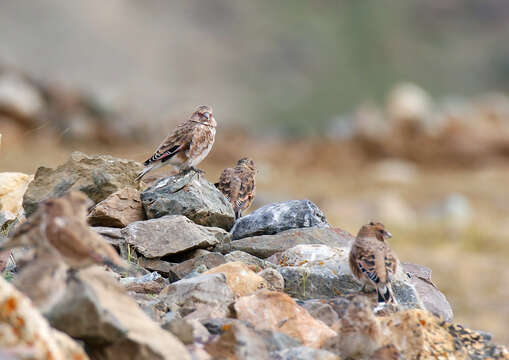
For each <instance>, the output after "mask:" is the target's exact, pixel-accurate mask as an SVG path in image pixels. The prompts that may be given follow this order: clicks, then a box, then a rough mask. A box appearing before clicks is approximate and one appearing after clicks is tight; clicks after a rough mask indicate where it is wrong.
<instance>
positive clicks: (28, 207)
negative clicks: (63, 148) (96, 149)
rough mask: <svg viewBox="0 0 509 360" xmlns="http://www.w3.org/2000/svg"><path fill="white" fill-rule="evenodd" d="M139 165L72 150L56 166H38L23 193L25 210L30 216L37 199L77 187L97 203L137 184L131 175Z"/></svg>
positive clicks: (134, 175)
mask: <svg viewBox="0 0 509 360" xmlns="http://www.w3.org/2000/svg"><path fill="white" fill-rule="evenodd" d="M141 169H143V166H142V165H141V164H140V163H137V162H135V161H131V160H124V159H117V158H114V157H111V156H108V155H98V156H88V155H85V154H82V153H80V152H73V153H72V154H71V157H70V158H69V160H68V161H67V162H66V163H65V164H63V165H60V166H59V167H57V168H56V169H50V168H46V167H40V168H38V169H37V172H36V173H35V177H34V180H33V181H32V182H31V183H30V184H29V185H28V188H27V191H26V192H25V195H24V196H23V207H24V209H25V213H26V215H27V216H29V215H31V214H32V213H33V212H34V211H35V210H36V209H37V206H38V205H39V202H41V201H43V200H46V199H48V198H52V197H59V196H62V195H63V194H64V193H65V192H67V191H71V190H80V191H82V192H84V193H85V194H87V195H88V197H89V198H90V199H92V200H93V201H94V202H95V203H98V202H100V201H102V200H104V199H106V198H107V197H108V196H109V195H111V194H112V193H114V192H115V191H117V190H120V189H122V188H124V187H126V186H131V187H134V188H136V187H137V186H138V184H137V183H136V182H135V181H134V178H135V177H136V175H137V173H138V172H139V171H140V170H141Z"/></svg>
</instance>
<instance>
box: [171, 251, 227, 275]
mask: <svg viewBox="0 0 509 360" xmlns="http://www.w3.org/2000/svg"><path fill="white" fill-rule="evenodd" d="M224 263H225V259H224V256H223V255H222V254H219V253H208V254H205V255H202V256H199V257H195V258H192V259H189V260H186V261H183V262H181V263H179V264H175V265H173V266H172V267H171V268H170V273H171V275H172V277H174V278H175V279H177V280H180V279H183V278H184V277H186V276H187V275H189V274H190V273H191V272H192V271H193V270H195V269H196V268H197V267H198V266H200V265H204V266H205V267H206V269H207V270H208V269H212V268H214V267H216V266H219V265H221V264H224ZM207 270H205V271H207Z"/></svg>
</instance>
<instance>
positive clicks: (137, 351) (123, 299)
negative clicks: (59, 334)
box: [47, 267, 190, 359]
mask: <svg viewBox="0 0 509 360" xmlns="http://www.w3.org/2000/svg"><path fill="white" fill-rule="evenodd" d="M47 317H48V319H49V320H50V322H51V324H53V326H55V327H56V328H57V329H60V330H61V331H64V332H65V333H67V334H69V335H70V336H72V337H73V338H77V339H80V340H82V341H84V342H85V344H86V346H87V351H89V354H90V355H91V356H92V357H93V358H101V359H175V358H178V359H190V356H189V354H188V352H187V350H186V349H185V347H184V345H183V344H182V343H181V342H180V341H179V340H177V339H176V338H175V337H174V336H173V335H171V334H170V333H168V332H166V331H164V330H163V329H161V328H160V327H159V325H158V324H157V323H155V322H153V321H152V320H151V319H150V318H149V317H148V316H147V315H145V313H144V312H143V311H142V310H141V309H140V308H139V307H138V305H137V304H136V302H135V301H134V300H133V299H132V298H131V297H129V296H128V295H127V294H126V293H125V291H124V290H123V288H122V287H121V286H120V285H119V284H117V283H116V281H115V280H114V279H113V278H112V277H111V275H110V274H109V273H107V272H105V271H104V270H103V269H102V268H99V267H92V268H89V269H86V270H82V271H80V272H79V273H77V274H76V276H75V279H74V280H72V281H70V282H69V285H68V287H67V292H66V294H65V295H64V297H63V299H62V300H61V301H60V302H59V303H58V304H56V305H55V306H54V307H53V309H52V310H51V311H50V312H48V314H47Z"/></svg>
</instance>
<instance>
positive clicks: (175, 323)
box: [161, 319, 210, 345]
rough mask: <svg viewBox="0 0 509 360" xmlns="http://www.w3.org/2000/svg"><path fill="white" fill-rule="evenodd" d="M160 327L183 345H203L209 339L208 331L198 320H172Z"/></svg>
mask: <svg viewBox="0 0 509 360" xmlns="http://www.w3.org/2000/svg"><path fill="white" fill-rule="evenodd" d="M161 327H162V328H163V329H165V330H168V331H169V332H171V333H172V334H173V335H175V336H176V337H177V338H178V339H179V340H180V341H182V342H183V343H184V344H186V345H188V344H192V343H194V342H199V343H205V342H207V340H208V338H209V337H210V334H209V331H208V330H207V328H206V327H205V326H203V325H202V324H201V323H200V322H199V321H198V320H186V319H173V320H171V321H166V322H164V323H163V324H162V325H161Z"/></svg>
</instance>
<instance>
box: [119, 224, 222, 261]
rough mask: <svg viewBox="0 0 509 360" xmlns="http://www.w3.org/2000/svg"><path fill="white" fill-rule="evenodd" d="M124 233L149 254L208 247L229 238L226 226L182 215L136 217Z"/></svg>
mask: <svg viewBox="0 0 509 360" xmlns="http://www.w3.org/2000/svg"><path fill="white" fill-rule="evenodd" d="M121 233H122V236H124V238H125V241H126V242H127V243H128V244H130V245H132V246H134V248H135V249H136V251H138V252H139V253H140V254H142V255H143V256H144V257H146V258H159V257H163V256H166V255H172V254H179V253H182V252H184V251H188V250H192V249H196V248H206V247H209V246H213V245H216V244H219V243H222V242H224V241H226V240H227V239H228V238H229V234H228V233H227V232H226V231H224V230H223V229H220V228H209V227H205V226H201V225H196V224H195V223H193V222H192V221H191V220H189V219H187V218H186V217H184V216H181V215H170V216H165V217H162V218H158V219H152V220H147V221H136V222H134V223H131V224H129V225H128V226H126V227H125V228H123V229H122V231H121Z"/></svg>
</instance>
